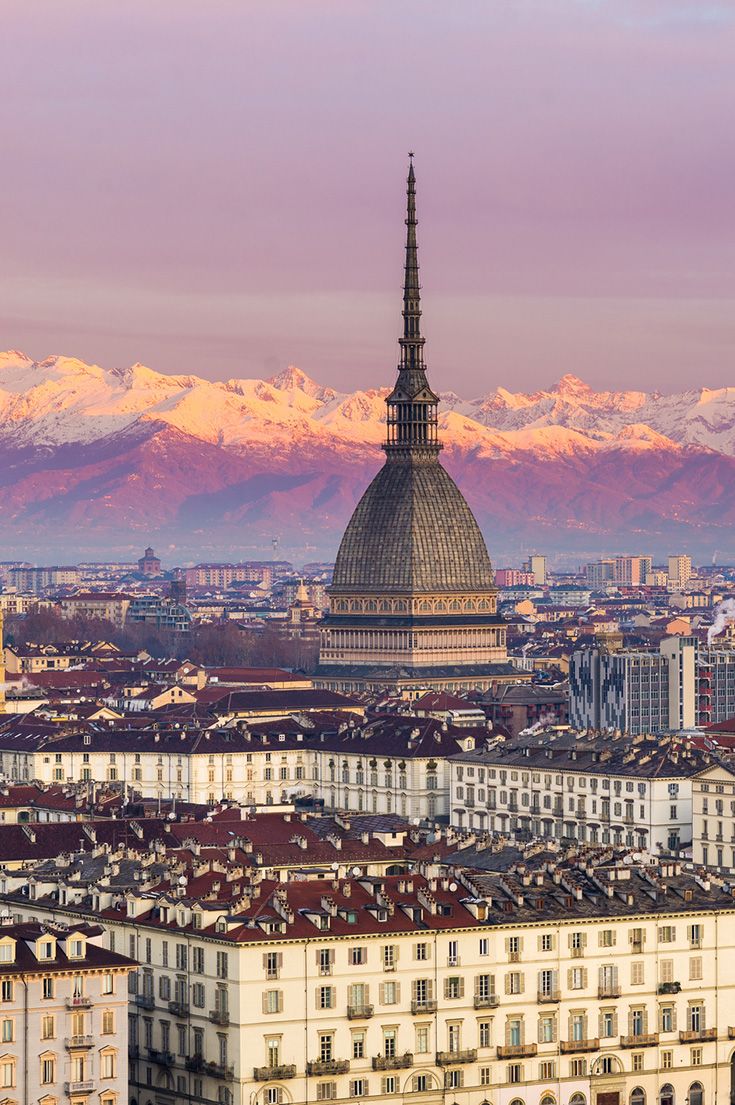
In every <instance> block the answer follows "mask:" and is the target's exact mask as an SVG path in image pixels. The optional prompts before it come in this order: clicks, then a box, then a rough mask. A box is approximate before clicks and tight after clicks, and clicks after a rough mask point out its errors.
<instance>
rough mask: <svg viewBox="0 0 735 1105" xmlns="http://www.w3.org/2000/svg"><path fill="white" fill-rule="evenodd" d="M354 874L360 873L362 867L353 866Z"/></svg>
mask: <svg viewBox="0 0 735 1105" xmlns="http://www.w3.org/2000/svg"><path fill="white" fill-rule="evenodd" d="M352 874H353V875H355V876H357V875H359V874H360V868H359V867H353V868H352Z"/></svg>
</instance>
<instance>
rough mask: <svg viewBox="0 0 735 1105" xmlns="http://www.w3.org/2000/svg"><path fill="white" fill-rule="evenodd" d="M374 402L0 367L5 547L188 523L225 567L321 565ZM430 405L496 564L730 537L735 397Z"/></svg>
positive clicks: (373, 396) (366, 447) (565, 384)
mask: <svg viewBox="0 0 735 1105" xmlns="http://www.w3.org/2000/svg"><path fill="white" fill-rule="evenodd" d="M387 393H388V388H387V387H376V388H371V389H357V390H355V391H353V392H338V391H336V390H335V389H333V388H330V387H327V386H324V385H322V384H320V383H319V382H318V381H316V380H313V379H312V378H311V377H309V376H308V375H307V374H306V373H304V372H302V370H301V369H299V368H297V367H296V366H294V365H289V366H288V367H287V368H285V369H284V370H283V371H282V372H279V373H277V374H276V375H274V376H272V377H270V379H268V380H260V379H249V378H232V379H229V380H223V381H211V380H206V379H204V378H202V377H199V376H197V375H195V374H191V373H185V374H180V375H167V374H164V373H159V372H157V371H156V370H155V369H151V368H149V367H147V366H146V365H143V364H135V365H131V366H129V367H128V368H103V367H100V366H99V365H90V364H86V363H85V362H84V361H81V360H79V359H78V358H73V357H63V356H52V357H46V358H44V359H43V360H41V361H34V360H32V358H30V357H28V356H27V355H26V354H24V353H22V352H21V351H17V350H9V351H7V352H5V353H0V462H2V464H1V470H0V511H2V517H3V520H4V525H3V537H2V544H3V545H5V547H6V549H8V548H12V549H15V550H20V549H22V548H23V547H24V546H23V542H24V541H26V542H30V544H31V545H33V542H34V541H36V542H42V541H43V531H44V527H46V528H47V529H48V527H53V532H54V533H55V534H56V535H57V537H58V542H59V547H60V548H68V547H70V542H74V541H77V542H78V540H79V534H80V533H81V534H83V535H84V540H85V542H86V543H87V544H92V545H95V546H96V547H112V545H111V542H112V541H113V540H114V541H116V542H117V543H118V544H120V543H121V542H122V543H123V544H124V543H125V542H128V541H129V542H133V541H135V540H138V535H139V534H141V533H144V534H145V535H146V537H147V538H149V539H151V540H153V538H154V537H156V535H160V539H161V540H168V541H169V542H170V543H172V544H176V545H177V546H179V547H181V546H182V542H183V544H184V545H185V547H186V548H187V549H190V550H192V551H193V550H194V549H195V548H197V547H200V546H201V543H202V538H203V535H202V534H201V533H200V532H199V531H200V530H201V528H202V527H201V526H197V518H198V517H199V518H206V520H207V526H208V527H209V530H208V533H207V534H206V538H207V541H211V543H212V544H213V546H214V547H217V548H220V549H221V551H222V553H223V554H224V552H225V550H227V549H231V550H234V551H236V550H237V549H238V548H239V547H240V544H241V543H242V544H243V545H244V546H247V547H250V544H249V543H250V539H251V538H252V542H253V544H254V546H255V547H263V548H266V547H267V546H269V545H270V541H271V538H272V536H273V534H277V535H279V536H282V538H283V540H284V541H285V542H286V543H291V544H293V545H303V544H304V543H305V542H306V543H308V544H309V545H310V547H312V546H313V547H314V548H315V549H316V550H317V551H318V552H320V553H321V554H323V555H333V554H334V551H335V549H336V545H337V542H338V540H339V536H340V534H341V531H342V528H343V527H344V525H345V523H346V521H347V519H348V518H349V514H350V511H351V510H352V508H353V507H354V504H355V502H356V500H357V498H358V497H359V494H360V493H361V491H362V490H364V488H365V486H366V485H367V482H368V479H369V478H370V476H371V475H372V474H374V472H375V471H377V469H378V467H379V466H380V464H381V463H382V457H383V454H382V451H381V449H380V445H381V443H382V440H383V437H384V432H385V431H384V421H385V403H384V400H385V396H386V395H387ZM441 399H442V403H441V406H440V427H441V435H442V440H443V442H444V445H445V450H444V454H443V456H444V458H445V463H446V466H447V468H448V470H449V471H450V473H451V474H452V475H453V476H454V478H455V479H456V480H457V482H458V483H459V485H460V487H461V489H462V491H463V492H464V493H465V495H466V497H467V498H468V501H469V502H470V505H471V506H472V508H473V510H475V512H476V514H477V517H478V520H479V521H480V524H481V526H482V527H483V530H484V532H485V536H486V538H487V540H488V545H489V547H490V552H491V556H494V558H495V559H496V560H497V556H496V555H495V553H496V550H498V549H502V550H505V549H508V550H510V549H511V548H513V547H518V545H523V544H529V543H534V544H535V543H538V542H540V541H544V542H549V541H557V542H559V541H561V538H562V536H563V537H564V538H565V539H566V541H567V543H571V544H575V545H576V546H580V547H585V548H586V547H587V546H589V547H590V548H592V546H593V545H594V544H595V543H598V544H600V545H601V546H602V545H604V544H605V543H607V544H608V545H609V544H610V542H613V543H616V545H617V547H620V545H621V542H627V543H630V542H632V541H634V542H635V543H636V545H638V544H640V543H641V542H642V541H649V542H650V544H651V547H652V548H659V547H660V549H661V550H664V549H665V548H666V546H667V543H670V542H671V541H675V540H676V541H679V542H680V543H682V542H683V544H687V543H689V545H690V546H691V547H692V549H693V550H694V549H696V548H699V547H702V548H710V547H711V546H712V544H713V543H714V544H715V545H716V544H720V545H721V544H722V542H723V540H724V537H723V533H724V531H726V530H727V529H728V527H730V526H732V524H733V522H735V491H733V490H731V489H733V488H735V388H715V389H710V388H706V387H699V388H694V389H688V390H686V391H682V392H678V393H675V394H672V395H662V394H660V393H658V392H651V393H647V392H644V391H624V390H620V391H614V390H609V391H595V390H594V389H593V388H591V387H590V385H588V384H587V383H586V382H585V381H583V380H581V379H579V378H578V377H576V376H572V375H571V374H567V375H565V376H562V377H561V378H560V379H559V380H558V381H556V383H554V384H552V385H550V386H549V387H548V388H542V389H537V390H536V391H534V392H531V393H523V392H512V391H510V390H508V389H507V388H504V387H500V386H499V387H496V388H495V389H494V390H491V391H489V392H487V393H486V394H484V395H481V396H477V397H474V398H470V399H465V398H463V397H460V396H458V395H456V394H455V393H454V392H446V393H444V394H443V395H442V396H441ZM243 530H245V531H247V533H246V535H243ZM9 531H10V532H9ZM245 537H246V538H247V539H245ZM585 542H587V545H585ZM105 543H106V544H105ZM72 547H73V546H72ZM115 547H117V545H115ZM647 547H648V546H647ZM669 551H670V550H669ZM1 555H2V554H1V552H0V557H1ZM193 555H197V554H196V553H193Z"/></svg>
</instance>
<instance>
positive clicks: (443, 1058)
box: [436, 1047, 477, 1067]
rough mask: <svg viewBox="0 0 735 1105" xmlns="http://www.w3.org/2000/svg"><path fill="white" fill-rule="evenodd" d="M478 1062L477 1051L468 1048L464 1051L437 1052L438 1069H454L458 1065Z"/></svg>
mask: <svg viewBox="0 0 735 1105" xmlns="http://www.w3.org/2000/svg"><path fill="white" fill-rule="evenodd" d="M476 1061H477V1049H476V1048H474V1047H466V1048H465V1049H464V1050H463V1051H437V1053H436V1065H437V1066H438V1067H453V1066H456V1065H457V1064H458V1063H475V1062H476Z"/></svg>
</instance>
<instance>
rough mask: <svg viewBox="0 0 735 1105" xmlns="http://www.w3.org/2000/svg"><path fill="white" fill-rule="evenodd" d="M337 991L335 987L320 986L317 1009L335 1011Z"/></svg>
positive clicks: (318, 988)
mask: <svg viewBox="0 0 735 1105" xmlns="http://www.w3.org/2000/svg"><path fill="white" fill-rule="evenodd" d="M334 994H335V990H334V987H333V986H318V987H317V999H316V1007H317V1009H334V1006H335V1001H334Z"/></svg>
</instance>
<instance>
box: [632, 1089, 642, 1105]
mask: <svg viewBox="0 0 735 1105" xmlns="http://www.w3.org/2000/svg"><path fill="white" fill-rule="evenodd" d="M630 1105H646V1094H645V1090H642V1089H641V1087H640V1086H636V1088H635V1089H634V1090H631V1091H630Z"/></svg>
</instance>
